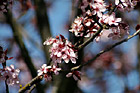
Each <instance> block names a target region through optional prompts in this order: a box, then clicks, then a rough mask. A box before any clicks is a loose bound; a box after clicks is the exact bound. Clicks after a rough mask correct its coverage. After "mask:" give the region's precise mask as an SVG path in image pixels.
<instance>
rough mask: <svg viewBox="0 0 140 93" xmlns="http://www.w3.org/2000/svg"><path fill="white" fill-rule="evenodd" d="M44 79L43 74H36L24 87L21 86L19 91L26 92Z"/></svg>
mask: <svg viewBox="0 0 140 93" xmlns="http://www.w3.org/2000/svg"><path fill="white" fill-rule="evenodd" d="M42 79H43V76H36V77H35V78H33V79H32V80H31V81H30V82H29V83H27V84H26V85H25V86H24V87H22V88H20V90H19V93H24V92H25V91H26V90H28V89H30V87H31V86H32V85H34V84H37V83H39V82H40V81H41V80H42Z"/></svg>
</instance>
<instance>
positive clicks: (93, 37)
mask: <svg viewBox="0 0 140 93" xmlns="http://www.w3.org/2000/svg"><path fill="white" fill-rule="evenodd" d="M97 24H98V25H99V26H100V29H99V30H98V31H97V32H96V33H95V34H94V35H93V36H92V37H90V38H89V39H88V40H87V41H85V42H84V43H83V44H81V45H79V46H78V50H80V49H82V48H84V47H85V46H87V45H88V44H89V43H90V42H92V41H93V40H94V39H95V37H96V36H98V35H99V34H100V32H101V31H102V30H103V26H102V25H101V24H100V23H99V22H97Z"/></svg>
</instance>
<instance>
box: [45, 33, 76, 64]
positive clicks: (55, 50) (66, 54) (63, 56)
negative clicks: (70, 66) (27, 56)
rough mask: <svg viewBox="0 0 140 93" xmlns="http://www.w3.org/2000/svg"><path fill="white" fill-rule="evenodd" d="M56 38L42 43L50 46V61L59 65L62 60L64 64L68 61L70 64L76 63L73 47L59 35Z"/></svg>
mask: <svg viewBox="0 0 140 93" xmlns="http://www.w3.org/2000/svg"><path fill="white" fill-rule="evenodd" d="M60 37H61V39H60V38H59V36H57V37H56V38H49V39H47V40H46V41H45V42H44V45H52V47H51V48H50V50H49V51H50V53H51V54H50V57H51V59H52V61H53V62H54V63H55V64H57V63H61V62H62V60H64V62H65V63H68V62H69V61H70V60H71V62H72V63H74V64H75V63H76V58H77V55H76V53H75V51H76V50H75V49H74V46H73V45H72V44H71V42H69V41H68V40H67V39H66V38H64V36H62V35H60Z"/></svg>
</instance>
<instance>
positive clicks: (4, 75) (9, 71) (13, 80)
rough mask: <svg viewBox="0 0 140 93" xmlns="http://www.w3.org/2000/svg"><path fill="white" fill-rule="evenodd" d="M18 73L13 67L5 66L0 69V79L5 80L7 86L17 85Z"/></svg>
mask: <svg viewBox="0 0 140 93" xmlns="http://www.w3.org/2000/svg"><path fill="white" fill-rule="evenodd" d="M19 72H20V70H19V69H15V68H14V65H10V66H9V67H8V66H6V68H3V69H0V79H2V80H6V82H7V84H8V85H13V84H18V83H19V79H18V75H19Z"/></svg>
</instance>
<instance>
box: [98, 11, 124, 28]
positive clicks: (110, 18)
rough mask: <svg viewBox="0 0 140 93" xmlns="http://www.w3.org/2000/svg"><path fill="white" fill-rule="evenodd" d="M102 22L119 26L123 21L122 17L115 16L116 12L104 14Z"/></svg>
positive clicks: (100, 20)
mask: <svg viewBox="0 0 140 93" xmlns="http://www.w3.org/2000/svg"><path fill="white" fill-rule="evenodd" d="M99 22H100V23H104V24H108V25H110V26H112V25H115V26H117V25H118V24H119V23H120V22H121V18H115V13H112V14H111V15H108V14H104V15H103V16H102V17H101V18H100V19H99Z"/></svg>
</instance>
